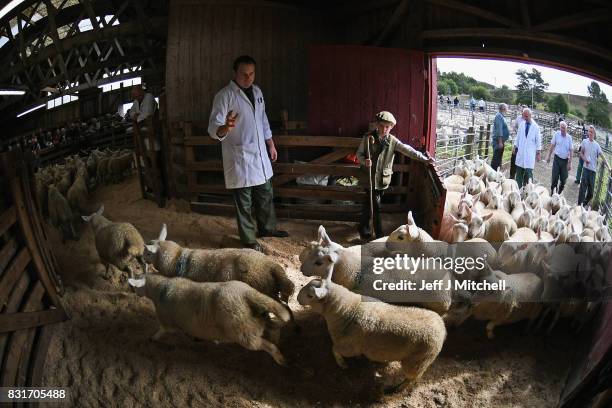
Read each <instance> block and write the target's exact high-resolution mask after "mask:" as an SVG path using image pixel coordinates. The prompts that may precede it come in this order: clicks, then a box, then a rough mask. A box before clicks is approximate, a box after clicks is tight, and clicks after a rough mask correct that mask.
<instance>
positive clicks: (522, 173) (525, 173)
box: [515, 166, 533, 188]
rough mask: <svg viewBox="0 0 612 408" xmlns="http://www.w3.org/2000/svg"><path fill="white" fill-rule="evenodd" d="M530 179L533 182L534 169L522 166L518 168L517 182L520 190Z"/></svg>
mask: <svg viewBox="0 0 612 408" xmlns="http://www.w3.org/2000/svg"><path fill="white" fill-rule="evenodd" d="M529 179H531V181H532V182H533V169H525V168H523V167H521V166H516V175H515V180H516V182H517V184H518V186H519V188H521V187H523V186H524V185H526V184H527V183H528V182H529Z"/></svg>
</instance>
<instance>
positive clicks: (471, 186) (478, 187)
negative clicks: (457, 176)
mask: <svg viewBox="0 0 612 408" xmlns="http://www.w3.org/2000/svg"><path fill="white" fill-rule="evenodd" d="M465 188H466V190H467V192H468V193H469V194H472V195H475V194H478V193H482V192H484V190H485V185H484V182H483V181H482V179H480V178H479V177H476V176H472V177H470V178H469V179H467V181H466V182H465Z"/></svg>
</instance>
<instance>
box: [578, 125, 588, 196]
mask: <svg viewBox="0 0 612 408" xmlns="http://www.w3.org/2000/svg"><path fill="white" fill-rule="evenodd" d="M588 137H589V132H588V130H587V127H586V125H585V123H584V122H582V140H583V141H584V140H585V139H588ZM581 149H582V142H581V144H580V147H579V148H578V167H577V168H576V179H575V180H574V184H580V180H581V177H582V168H583V167H584V161H583V160H582V155H581V154H580V150H581Z"/></svg>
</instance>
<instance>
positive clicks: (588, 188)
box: [578, 168, 597, 206]
mask: <svg viewBox="0 0 612 408" xmlns="http://www.w3.org/2000/svg"><path fill="white" fill-rule="evenodd" d="M596 175H597V173H595V172H594V171H593V170H589V169H587V168H585V169H582V178H581V179H580V190H579V191H578V205H581V204H584V205H585V206H586V205H587V204H588V203H589V201H591V198H593V191H594V189H595V176H596Z"/></svg>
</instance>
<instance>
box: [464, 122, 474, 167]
mask: <svg viewBox="0 0 612 408" xmlns="http://www.w3.org/2000/svg"><path fill="white" fill-rule="evenodd" d="M473 145H474V128H473V127H472V126H470V128H469V129H468V133H467V135H466V141H465V156H466V157H467V158H468V159H469V160H472V148H473Z"/></svg>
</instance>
